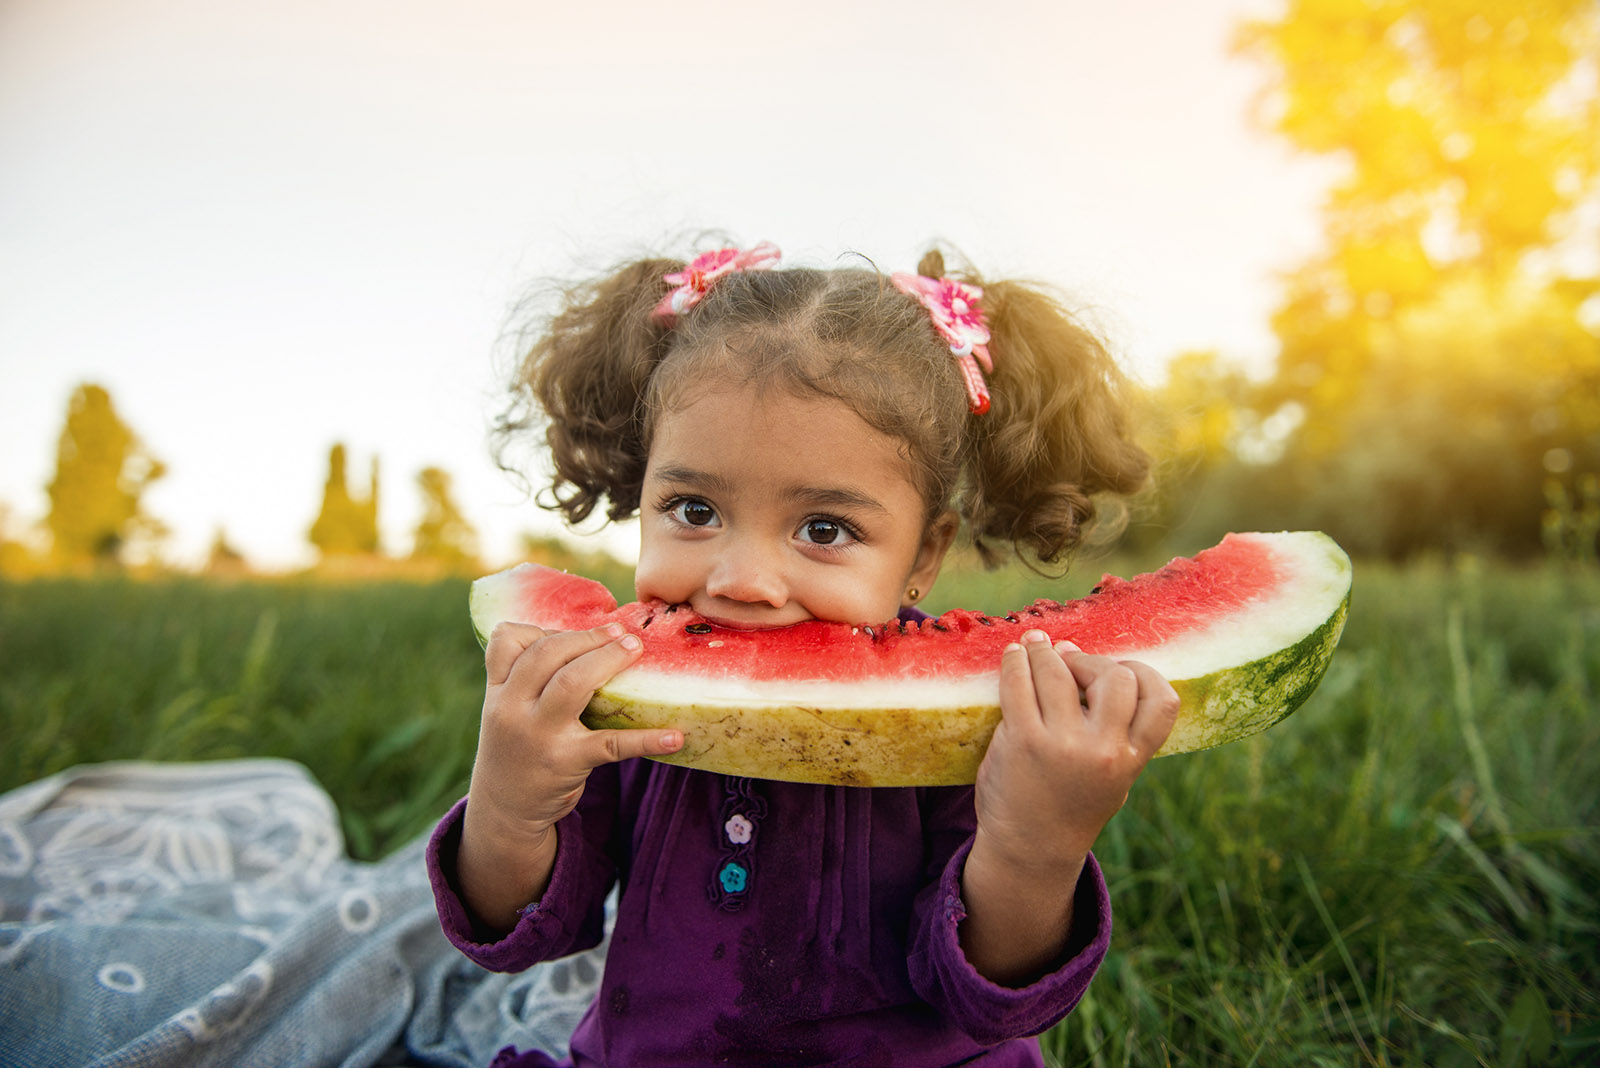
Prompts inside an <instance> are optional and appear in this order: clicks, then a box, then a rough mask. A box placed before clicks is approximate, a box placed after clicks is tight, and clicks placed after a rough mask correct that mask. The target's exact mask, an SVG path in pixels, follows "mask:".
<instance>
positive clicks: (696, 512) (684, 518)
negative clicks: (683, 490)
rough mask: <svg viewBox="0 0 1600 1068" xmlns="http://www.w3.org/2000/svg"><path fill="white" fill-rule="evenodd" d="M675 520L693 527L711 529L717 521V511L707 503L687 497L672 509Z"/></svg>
mask: <svg viewBox="0 0 1600 1068" xmlns="http://www.w3.org/2000/svg"><path fill="white" fill-rule="evenodd" d="M672 515H673V518H675V519H677V520H678V522H680V523H683V524H685V525H687V526H691V527H709V526H711V525H712V524H714V523H715V522H716V521H717V510H716V509H715V508H713V507H711V506H710V505H709V504H707V503H706V502H705V501H701V500H696V499H695V498H693V497H687V498H685V499H683V500H681V501H679V502H678V503H677V504H675V505H673V507H672Z"/></svg>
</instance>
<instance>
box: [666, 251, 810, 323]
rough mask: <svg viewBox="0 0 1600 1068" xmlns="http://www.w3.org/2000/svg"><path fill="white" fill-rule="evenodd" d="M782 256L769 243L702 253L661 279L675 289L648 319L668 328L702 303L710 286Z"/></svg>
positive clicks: (765, 266)
mask: <svg viewBox="0 0 1600 1068" xmlns="http://www.w3.org/2000/svg"><path fill="white" fill-rule="evenodd" d="M782 255H783V253H781V252H779V251H778V246H777V245H774V244H773V243H772V242H770V241H763V242H761V244H759V245H756V246H755V247H754V248H749V249H737V248H719V249H717V250H715V251H714V252H702V253H701V254H700V255H698V256H696V257H695V258H694V259H692V260H690V261H689V262H688V263H687V264H685V265H684V268H683V270H681V271H673V272H672V273H671V274H669V275H664V276H663V277H662V279H661V280H662V281H663V282H667V283H670V284H671V285H673V286H676V287H677V288H675V289H674V290H673V291H672V292H670V293H668V294H667V295H666V296H664V297H662V298H661V303H660V304H657V305H656V306H655V310H653V311H652V312H651V313H650V317H651V318H652V319H654V320H656V321H657V322H660V323H665V324H667V325H668V326H671V325H672V324H673V323H675V322H677V321H678V316H680V315H682V314H683V313H684V312H686V311H688V310H689V309H690V308H692V307H694V306H695V305H696V304H699V303H700V302H701V301H702V300H704V299H705V296H706V294H707V293H709V292H711V287H712V286H714V285H716V284H717V282H718V281H720V280H721V279H722V278H723V277H724V276H726V275H729V274H732V273H733V272H734V271H764V270H766V269H767V268H769V267H771V266H772V265H773V264H775V263H777V262H778V258H779V257H780V256H782Z"/></svg>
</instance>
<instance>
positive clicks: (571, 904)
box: [427, 768, 616, 972]
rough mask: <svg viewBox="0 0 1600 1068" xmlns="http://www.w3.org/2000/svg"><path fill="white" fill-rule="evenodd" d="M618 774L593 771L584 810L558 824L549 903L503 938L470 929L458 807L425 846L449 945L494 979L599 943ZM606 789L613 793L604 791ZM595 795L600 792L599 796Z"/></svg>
mask: <svg viewBox="0 0 1600 1068" xmlns="http://www.w3.org/2000/svg"><path fill="white" fill-rule="evenodd" d="M614 776H615V769H614V768H607V769H596V772H595V773H592V774H591V775H590V788H589V789H587V790H586V791H585V793H584V801H583V802H580V804H579V807H578V808H577V809H575V810H574V811H572V812H571V813H569V814H568V815H566V816H565V817H563V818H562V819H561V821H560V822H559V823H557V824H556V860H555V868H554V870H553V871H552V872H551V873H550V885H549V886H548V887H546V888H545V892H544V895H543V896H542V897H541V898H540V899H539V900H538V901H537V902H533V903H531V904H529V905H528V907H527V908H525V909H523V910H522V918H521V919H520V920H518V921H517V925H516V926H515V927H513V928H512V929H511V930H510V931H509V932H507V933H506V934H504V935H503V936H500V937H495V936H494V935H493V934H491V933H488V932H485V931H484V930H483V929H482V928H481V927H479V926H478V925H477V924H475V923H474V922H473V918H472V914H471V913H470V912H468V910H467V907H466V905H465V904H464V903H463V902H462V900H461V895H460V893H459V890H458V887H457V883H456V850H457V848H458V846H459V845H460V842H461V827H462V821H463V818H464V814H465V812H466V807H467V802H466V799H465V798H463V799H462V800H460V801H458V802H456V804H455V807H453V808H452V809H451V810H450V811H449V813H448V814H446V816H445V817H444V819H443V820H441V821H440V823H439V826H438V827H437V828H436V829H435V830H434V832H433V837H432V838H431V839H430V840H429V841H428V849H427V864H428V879H429V881H430V882H431V883H432V885H433V898H434V904H435V906H436V907H437V908H438V911H439V923H440V925H441V926H442V927H443V928H444V933H445V935H446V937H448V938H449V939H450V942H451V944H453V945H454V946H455V947H456V948H457V949H459V950H460V951H461V952H462V953H464V954H466V956H467V957H468V958H469V959H470V960H472V961H474V962H476V963H477V964H480V965H482V966H483V967H485V968H488V969H490V970H491V971H497V972H514V971H521V970H522V969H524V968H527V967H528V966H529V965H532V964H537V963H538V962H539V961H543V960H554V959H555V958H557V957H564V956H567V955H568V954H570V953H577V952H579V951H581V950H585V949H589V948H592V947H593V946H596V945H598V944H599V943H600V939H601V937H602V935H603V933H604V928H605V897H606V893H607V892H608V891H609V890H610V888H611V884H612V882H613V881H615V879H616V865H615V863H614V862H613V860H612V858H611V857H610V856H609V855H608V853H607V851H606V848H605V842H606V837H607V835H608V834H609V833H610V829H611V823H612V821H613V819H614V817H615V798H616V790H615V784H614V783H613V784H605V783H600V782H596V781H595V780H596V778H599V779H606V778H614ZM607 785H609V786H610V787H611V788H610V789H607V788H606V786H607ZM596 787H599V788H598V789H597V788H596Z"/></svg>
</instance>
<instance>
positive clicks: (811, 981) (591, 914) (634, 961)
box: [428, 760, 1111, 1066]
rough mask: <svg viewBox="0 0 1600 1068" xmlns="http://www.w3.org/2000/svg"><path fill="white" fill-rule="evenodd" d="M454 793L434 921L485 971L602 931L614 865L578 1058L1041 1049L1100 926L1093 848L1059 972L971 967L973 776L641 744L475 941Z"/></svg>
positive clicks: (778, 1059)
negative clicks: (539, 893)
mask: <svg viewBox="0 0 1600 1068" xmlns="http://www.w3.org/2000/svg"><path fill="white" fill-rule="evenodd" d="M464 808H465V802H464V801H463V802H461V803H458V804H457V805H456V806H455V807H454V808H453V809H452V810H451V811H450V813H449V815H447V816H446V817H445V819H444V821H443V822H442V823H441V824H440V825H439V828H438V830H437V831H436V832H435V833H434V836H433V839H432V841H431V842H430V843H429V847H428V869H429V874H430V876H431V878H432V881H433V889H434V895H435V897H436V899H437V903H438V908H439V916H440V919H441V921H442V923H443V926H444V930H445V933H446V934H447V935H448V936H449V938H450V940H451V941H452V942H453V943H454V944H455V945H456V946H457V947H458V948H459V949H460V950H461V951H462V952H463V953H465V954H466V955H467V956H468V957H470V958H471V959H472V960H474V961H476V962H477V963H479V964H481V965H483V966H484V967H486V968H491V969H494V970H496V971H515V970H520V969H522V968H526V967H528V966H529V965H531V964H534V963H536V962H538V961H542V960H549V959H553V958H556V957H560V956H565V955H567V954H569V953H575V952H578V951H580V950H583V949H587V948H589V947H592V946H594V945H596V944H597V943H598V942H599V941H600V938H601V935H602V930H603V923H604V908H603V906H604V900H605V897H606V894H607V892H608V891H609V889H610V887H611V886H612V884H613V883H614V882H616V881H618V880H620V882H621V887H622V891H621V900H620V904H619V906H618V909H617V922H616V928H615V930H614V932H613V934H612V939H611V945H610V949H609V951H608V956H607V958H606V967H605V973H604V977H603V980H602V985H601V988H600V993H599V995H598V997H597V998H596V1000H595V1003H594V1004H593V1005H592V1006H591V1007H590V1009H589V1012H588V1014H587V1015H586V1016H585V1017H584V1019H583V1021H582V1022H581V1023H580V1024H579V1025H578V1029H577V1031H576V1033H574V1035H573V1036H572V1054H571V1063H572V1064H574V1065H578V1066H588V1065H645V1064H648V1065H685V1066H688V1065H695V1066H701V1065H707V1064H712V1063H725V1062H729V1061H738V1060H740V1059H744V1060H749V1061H752V1062H755V1063H762V1064H795V1065H799V1064H852V1065H915V1066H922V1065H944V1064H957V1063H961V1064H968V1063H983V1064H986V1065H1039V1064H1041V1063H1042V1058H1041V1056H1040V1052H1039V1046H1038V1042H1037V1041H1036V1040H1034V1039H1032V1038H1027V1037H1024V1036H1031V1035H1036V1034H1038V1033H1039V1032H1041V1031H1044V1030H1045V1029H1047V1028H1049V1027H1050V1026H1051V1025H1053V1024H1055V1023H1056V1022H1057V1021H1059V1020H1061V1019H1062V1018H1063V1017H1064V1016H1066V1015H1067V1013H1069V1012H1071V1011H1072V1008H1073V1006H1074V1005H1076V1004H1077V1002H1078V999H1079V998H1081V997H1082V996H1083V992H1084V990H1085V989H1087V987H1088V985H1089V980H1090V979H1091V978H1092V977H1093V976H1094V972H1095V969H1096V968H1098V967H1099V964H1100V961H1101V959H1102V958H1103V957H1104V956H1105V952H1106V947H1107V945H1108V944H1109V942H1110V937H1111V903H1110V900H1109V898H1108V897H1107V894H1106V887H1105V881H1104V879H1103V878H1102V876H1101V874H1100V869H1099V866H1098V865H1097V864H1096V863H1095V860H1094V858H1093V857H1092V856H1091V857H1090V858H1089V861H1088V863H1087V864H1086V865H1085V866H1084V871H1083V876H1082V878H1081V879H1080V880H1079V883H1078V887H1077V891H1076V895H1077V896H1076V901H1075V905H1074V910H1073V928H1072V931H1071V933H1070V937H1069V942H1068V946H1067V950H1066V953H1065V960H1064V962H1063V963H1062V964H1061V966H1060V967H1059V968H1058V969H1057V970H1056V971H1054V972H1052V973H1051V974H1049V975H1047V976H1045V977H1044V978H1043V979H1041V980H1039V981H1038V982H1036V983H1034V984H1032V985H1031V986H1028V987H1024V988H1020V989H1012V988H1009V987H1003V986H999V985H997V984H995V983H992V982H990V981H989V980H987V979H985V978H984V977H983V976H981V975H979V974H978V973H977V972H976V971H975V970H974V969H973V968H972V966H971V965H970V964H968V963H967V960H966V957H965V955H964V954H963V953H962V950H961V946H960V942H959V940H958V937H957V925H958V924H959V923H960V921H961V919H962V918H963V916H964V915H965V909H964V907H963V905H962V902H961V892H960V891H961V884H960V877H961V869H962V865H963V863H964V862H965V859H966V855H967V850H968V849H969V848H970V846H971V844H972V834H973V830H974V827H975V824H976V815H975V812H974V809H973V793H972V788H971V787H970V786H966V787H928V788H903V789H862V788H859V787H846V786H812V785H805V784H799V783H786V782H771V781H765V780H751V779H742V778H734V777H731V776H724V775H717V774H712V773H710V772H701V771H691V770H688V769H685V768H679V767H674V766H671V765H667V764H661V763H657V762H655V761H649V760H633V761H627V762H624V763H623V764H620V765H607V766H603V767H600V768H596V769H595V770H594V772H592V773H591V774H590V776H589V782H588V785H587V787H586V788H585V790H584V795H583V798H582V799H581V800H580V802H579V803H578V807H577V808H576V809H575V810H574V811H573V812H572V813H570V814H569V815H568V816H566V817H565V818H564V819H562V821H561V822H560V823H559V824H557V843H558V844H557V849H556V860H555V869H554V871H553V873H552V875H551V879H550V885H549V887H548V889H547V890H546V891H545V894H544V896H543V897H542V898H541V899H540V900H539V901H538V902H537V903H535V904H533V905H530V906H529V907H528V908H527V909H525V910H524V911H523V916H522V919H521V920H520V922H519V923H518V924H517V926H516V927H515V928H514V929H513V930H512V931H511V932H510V933H509V934H507V935H506V936H505V937H503V938H500V939H498V940H494V941H488V942H484V941H480V940H479V939H481V938H483V937H485V936H484V934H483V932H481V931H475V930H474V927H473V923H472V919H471V917H470V916H469V915H468V913H467V911H466V909H465V907H464V906H463V905H462V903H461V900H460V898H459V896H458V895H457V892H456V889H455V856H456V848H457V845H458V843H459V841H460V835H461V824H462V813H463V811H464ZM497 1063H501V1062H500V1061H498V1060H497ZM516 1063H517V1064H519V1065H520V1064H529V1065H533V1064H548V1063H550V1062H549V1061H548V1059H546V1058H543V1057H542V1056H540V1055H531V1056H529V1057H527V1058H526V1059H519V1060H517V1061H516Z"/></svg>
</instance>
